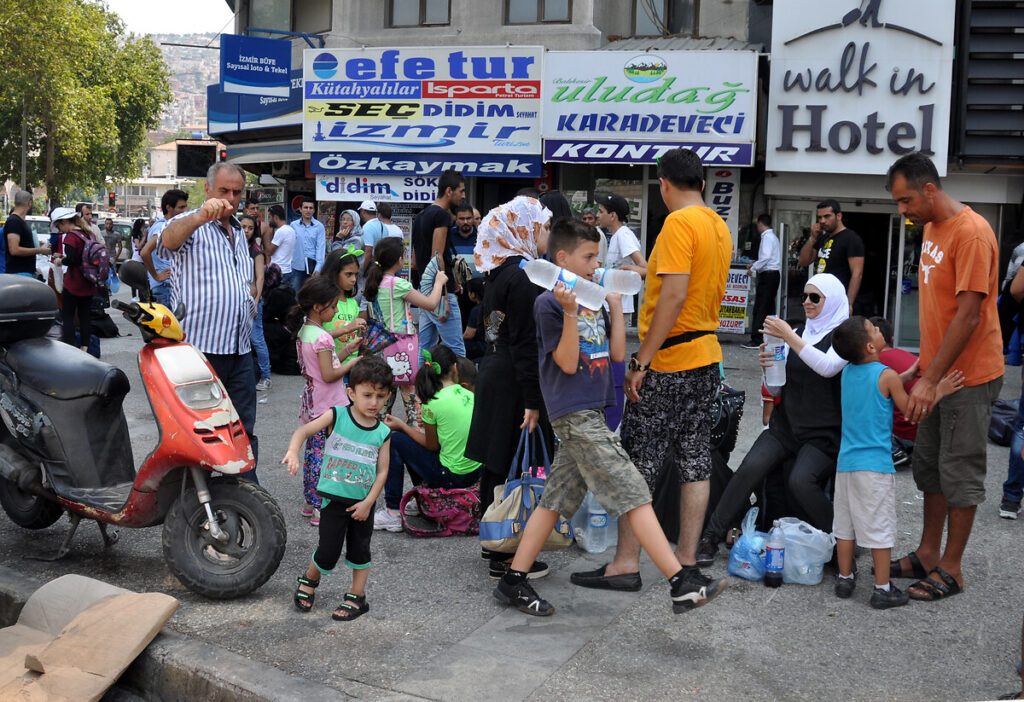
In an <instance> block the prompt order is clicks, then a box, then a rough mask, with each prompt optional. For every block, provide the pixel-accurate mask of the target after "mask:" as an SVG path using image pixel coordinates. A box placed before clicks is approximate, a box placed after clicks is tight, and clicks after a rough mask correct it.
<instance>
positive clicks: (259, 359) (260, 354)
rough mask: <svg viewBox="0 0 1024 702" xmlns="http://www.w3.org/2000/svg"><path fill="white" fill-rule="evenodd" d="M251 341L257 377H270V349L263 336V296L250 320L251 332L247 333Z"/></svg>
mask: <svg viewBox="0 0 1024 702" xmlns="http://www.w3.org/2000/svg"><path fill="white" fill-rule="evenodd" d="M249 341H250V342H252V349H253V351H255V352H256V363H257V364H258V365H259V371H260V372H259V378H258V379H262V378H269V377H270V351H269V350H268V349H267V340H266V339H264V338H263V298H262V297H261V298H260V304H259V306H258V307H257V308H256V319H254V320H252V334H250V335H249Z"/></svg>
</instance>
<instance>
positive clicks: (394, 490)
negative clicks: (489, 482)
mask: <svg viewBox="0 0 1024 702" xmlns="http://www.w3.org/2000/svg"><path fill="white" fill-rule="evenodd" d="M406 468H408V469H409V476H410V477H411V478H412V482H413V484H414V485H419V484H421V483H426V485H427V487H443V488H453V487H458V488H463V487H469V486H470V485H472V484H473V483H475V482H476V481H477V480H479V478H480V471H479V470H475V471H473V472H472V473H466V474H464V475H456V474H455V473H452V472H451V471H450V470H448V469H447V468H445V467H444V466H443V465H441V455H440V454H438V453H434V452H433V451H429V450H427V449H425V448H423V447H422V446H420V445H419V444H417V443H416V441H415V440H414V439H413V438H412V437H411V436H409V435H408V434H406V433H405V432H401V431H396V432H394V433H392V434H391V463H390V464H388V477H387V481H386V482H385V483H384V504H385V505H387V507H388V509H398V507H399V505H400V504H401V502H402V485H403V484H404V483H405V469H406Z"/></svg>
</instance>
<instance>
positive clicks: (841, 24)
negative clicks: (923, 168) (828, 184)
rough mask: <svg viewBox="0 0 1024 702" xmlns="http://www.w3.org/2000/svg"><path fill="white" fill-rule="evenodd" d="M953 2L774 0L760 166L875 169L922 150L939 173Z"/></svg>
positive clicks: (874, 171)
mask: <svg viewBox="0 0 1024 702" xmlns="http://www.w3.org/2000/svg"><path fill="white" fill-rule="evenodd" d="M854 5H857V6H856V7H852V6H854ZM955 10H956V2H955V0H929V2H927V3H916V2H906V1H905V0H903V1H899V2H897V0H884V1H883V0H863V1H858V0H775V11H774V14H773V17H774V19H773V26H772V78H771V92H770V95H769V107H768V142H767V148H766V154H765V155H766V164H765V165H766V168H768V170H772V171H796V172H811V173H814V172H817V173H865V174H876V175H877V174H883V173H885V172H886V170H887V169H888V167H889V166H890V165H891V164H892V162H893V161H894V160H895V159H896V158H898V157H899V156H901V155H903V154H907V153H910V152H912V151H922V152H924V153H925V154H927V155H929V156H933V157H934V161H935V166H936V167H937V168H938V169H939V173H940V175H945V173H946V160H947V159H946V155H947V150H948V137H949V109H950V99H951V98H950V90H951V81H952V66H953V26H954V23H955V21H956V11H955Z"/></svg>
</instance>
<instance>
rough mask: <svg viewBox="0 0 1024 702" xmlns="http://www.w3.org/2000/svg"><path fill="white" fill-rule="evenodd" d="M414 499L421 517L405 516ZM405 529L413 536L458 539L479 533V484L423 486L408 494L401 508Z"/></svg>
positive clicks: (416, 487) (403, 499)
mask: <svg viewBox="0 0 1024 702" xmlns="http://www.w3.org/2000/svg"><path fill="white" fill-rule="evenodd" d="M411 500H415V501H416V504H417V505H419V508H420V513H419V514H418V515H411V516H410V515H408V514H406V513H405V506H406V505H407V504H409V502H410V501H411ZM398 512H399V514H401V515H402V526H403V527H404V528H405V531H406V533H408V534H409V535H410V536H416V537H426V536H456V535H459V534H477V533H479V532H480V484H479V483H477V484H476V485H471V486H470V487H468V488H428V487H423V486H422V485H417V486H415V487H413V489H412V490H410V491H409V492H407V493H405V496H404V497H403V498H402V504H401V505H400V506H399V509H398Z"/></svg>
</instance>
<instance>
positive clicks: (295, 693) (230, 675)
mask: <svg viewBox="0 0 1024 702" xmlns="http://www.w3.org/2000/svg"><path fill="white" fill-rule="evenodd" d="M40 585H41V583H40V582H39V581H37V580H33V579H32V578H28V577H26V576H24V575H22V574H21V573H19V572H17V571H15V570H11V569H10V568H5V567H2V566H0V627H6V626H12V625H14V624H15V623H16V622H17V619H18V615H19V614H20V613H21V609H22V607H24V606H25V602H26V600H28V598H29V596H30V595H31V594H32V593H33V592H35V591H36V589H38V588H39V586H40ZM353 688H358V689H353V690H350V691H341V690H336V689H334V688H330V687H327V686H325V685H322V684H320V683H316V682H313V681H312V680H308V679H306V678H303V677H299V676H296V675H289V674H288V673H286V672H284V671H283V670H280V669H278V668H274V667H272V666H269V665H266V664H262V663H257V662H255V661H251V660H249V659H248V658H243V657H242V656H239V655H238V654H236V653H232V652H231V651H228V650H227V649H224V648H221V647H220V646H214V645H213V644H208V643H204V642H202V641H196V640H193V639H190V638H189V637H187V636H184V635H182V634H179V633H177V632H175V631H171V630H170V629H167V628H164V629H163V631H161V632H160V633H159V634H158V635H157V637H156V638H155V639H153V641H152V643H150V644H149V646H147V647H146V649H145V650H144V651H143V652H142V653H141V654H139V657H138V658H136V659H135V660H134V661H133V662H132V664H131V665H130V666H128V668H127V670H125V671H124V673H123V674H122V675H121V677H120V678H119V679H118V681H117V683H115V688H112V689H119V690H121V691H127V692H133V693H135V694H140V695H141V696H142V697H143V698H144V699H147V700H159V702H179V701H180V702H191V701H192V700H204V701H205V702H294V700H305V701H306V702H320V701H321V700H322V701H323V702H328V701H329V700H330V701H331V702H336V701H337V700H338V699H344V698H346V697H362V698H364V699H365V697H366V694H367V691H368V690H369V689H370V688H367V687H365V686H362V685H359V684H358V683H355V684H354V685H353Z"/></svg>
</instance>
